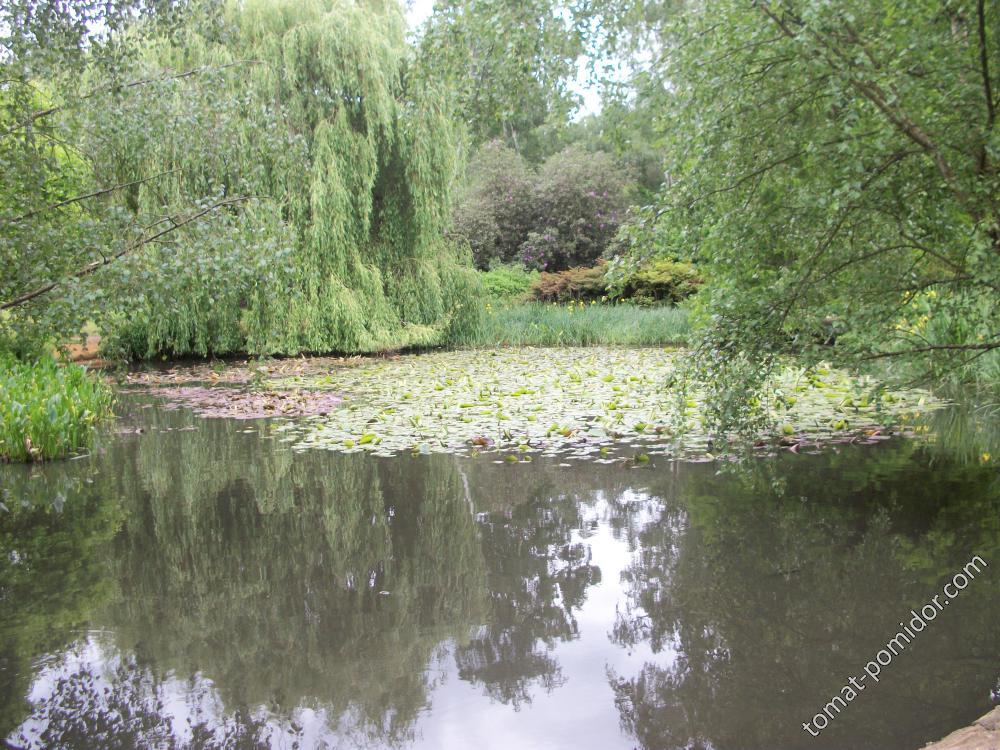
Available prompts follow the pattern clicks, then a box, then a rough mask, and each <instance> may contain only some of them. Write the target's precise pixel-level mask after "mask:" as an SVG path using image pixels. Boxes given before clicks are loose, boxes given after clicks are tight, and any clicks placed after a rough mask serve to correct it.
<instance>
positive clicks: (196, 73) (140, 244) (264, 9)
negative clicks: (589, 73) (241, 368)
mask: <svg viewBox="0 0 1000 750" xmlns="http://www.w3.org/2000/svg"><path fill="white" fill-rule="evenodd" d="M209 8H210V10H213V12H208V11H206V12H204V13H202V12H201V11H197V10H193V11H192V12H191V15H190V17H187V18H185V19H184V22H183V23H181V24H179V25H177V26H175V27H174V28H172V30H171V31H172V33H170V34H167V33H165V32H161V31H160V30H159V29H158V27H156V26H155V25H154V24H152V23H151V22H145V21H142V20H137V21H135V22H134V23H133V24H131V25H130V26H129V28H128V29H126V30H125V31H124V32H122V33H120V34H118V35H117V36H114V35H112V38H113V39H117V40H118V43H119V44H120V45H121V46H123V47H128V48H129V49H132V48H134V49H135V54H134V55H133V56H132V57H131V58H130V60H129V65H128V66H127V67H126V68H125V70H124V71H117V73H118V77H117V78H116V79H115V80H117V81H120V80H121V79H122V78H125V80H126V82H130V81H131V82H134V85H132V83H126V85H117V84H116V83H115V80H112V79H111V78H110V77H109V75H108V74H107V72H106V71H105V70H104V69H103V68H102V67H101V65H100V64H99V61H97V60H94V61H89V60H88V59H87V57H86V55H84V61H85V64H84V68H83V73H82V74H81V75H78V76H77V79H76V80H69V79H67V80H63V79H56V84H58V85H57V89H58V91H59V94H60V102H63V101H65V102H66V104H65V105H61V106H60V107H59V108H58V112H56V113H53V114H52V115H51V116H46V117H43V118H40V120H41V121H42V123H43V124H45V123H50V124H51V127H52V129H53V138H58V139H59V141H60V142H66V143H69V144H70V145H71V146H72V148H73V150H74V153H79V154H86V156H85V157H83V158H84V161H85V164H86V170H85V171H86V180H85V182H84V184H83V185H81V186H80V187H79V190H81V191H84V192H85V191H88V190H91V189H92V188H93V189H97V188H100V187H101V186H111V188H110V189H108V190H107V192H104V193H102V194H101V195H100V196H99V197H96V198H94V199H88V200H85V201H84V200H79V201H76V200H75V201H74V202H73V203H72V206H71V207H69V210H68V211H56V210H52V208H51V207H52V206H53V205H54V204H52V203H50V204H45V206H39V208H40V209H44V210H41V213H39V214H38V215H37V217H36V216H35V215H33V214H32V213H31V212H32V211H33V210H34V207H35V206H36V205H38V204H39V201H38V200H37V199H33V202H30V201H27V200H26V199H25V200H12V201H6V203H7V205H3V206H0V209H2V210H3V211H4V216H5V218H8V219H10V217H13V218H12V219H10V220H8V221H5V222H3V223H2V228H0V229H2V231H0V252H2V253H3V254H4V255H3V257H4V259H5V260H8V261H10V262H11V263H10V264H11V265H12V266H13V267H16V268H18V269H22V270H23V273H21V274H20V275H19V276H16V277H14V278H13V279H12V280H11V281H10V283H9V284H8V285H7V286H5V287H3V288H2V289H0V291H2V299H3V300H4V304H5V305H10V306H11V310H12V313H11V317H10V318H9V319H8V320H7V324H8V325H9V326H10V327H11V328H12V329H13V330H14V331H15V332H16V334H17V335H25V334H26V333H27V332H39V331H41V330H42V329H43V328H44V326H42V325H41V322H42V321H43V320H45V319H51V320H52V321H53V322H52V324H51V325H49V326H47V329H48V330H49V331H51V333H46V334H45V336H56V337H64V336H66V335H68V334H70V333H72V331H73V326H79V325H80V324H81V323H82V321H84V320H86V319H87V318H88V317H92V318H94V319H95V320H96V322H98V324H99V325H100V326H101V328H102V329H103V331H104V332H105V333H106V334H107V339H108V342H109V344H110V346H111V347H112V349H113V350H116V351H118V352H121V353H124V354H127V355H130V356H139V357H146V356H152V355H154V354H157V353H161V352H164V353H173V354H188V353H191V354H200V355H204V354H208V353H222V352H229V351H248V352H254V353H282V354H290V353H296V352H301V351H330V350H338V351H352V352H358V351H377V350H383V349H392V348H399V347H405V346H411V345H428V344H432V343H441V342H443V341H445V340H447V338H448V336H450V335H451V333H452V331H459V330H462V329H463V328H465V327H468V326H470V325H473V324H474V321H475V308H473V307H471V306H469V305H466V304H465V300H467V299H469V298H470V297H472V296H474V295H475V283H476V282H475V278H474V276H473V275H472V274H471V272H470V271H469V270H467V269H466V268H465V267H464V265H465V262H466V261H465V259H464V258H463V257H462V256H461V253H460V252H458V251H457V250H456V249H455V248H454V247H453V246H451V245H450V244H449V243H447V242H445V241H444V240H443V230H444V227H445V224H446V222H447V220H448V219H449V217H450V187H451V184H452V182H453V180H454V175H455V172H456V170H457V168H458V162H457V158H456V155H457V154H458V153H459V151H460V149H459V143H458V139H457V134H456V131H455V128H454V127H453V124H452V119H451V113H450V111H449V110H448V108H447V106H446V104H445V101H444V97H443V95H442V94H441V93H440V92H439V91H438V90H436V89H435V88H433V87H432V86H430V85H429V84H428V85H425V84H421V83H420V82H419V81H416V80H411V79H408V78H407V76H406V73H407V65H408V61H409V55H408V54H407V47H406V43H405V39H404V33H403V31H404V23H403V19H402V16H401V13H400V11H399V9H398V8H397V7H396V6H395V5H394V4H387V5H386V6H384V7H382V8H375V7H373V6H369V5H363V6H355V5H351V4H346V3H340V2H336V1H335V0H311V1H310V2H286V1H283V0H256V1H254V2H248V3H236V2H232V3H228V4H225V7H224V8H223V9H222V10H221V12H219V13H215V12H214V6H212V5H211V4H209ZM32 83H33V81H32V80H28V81H27V84H26V85H32ZM22 109H25V110H27V109H28V108H22ZM33 132H34V131H33ZM24 192H25V195H27V194H28V193H29V192H30V191H24ZM54 198H55V196H53V197H52V198H50V200H52V199H54ZM66 214H78V215H77V216H76V218H75V219H74V220H73V221H67V220H66V218H65V215H66ZM24 217H28V218H24ZM36 218H38V220H36ZM42 218H44V220H45V221H46V222H49V224H44V222H42V223H40V221H41V219H42ZM43 224H44V226H43ZM50 225H51V226H50ZM42 230H44V231H42ZM36 235H37V237H38V238H39V240H43V239H44V240H45V241H44V242H41V241H36V240H34V239H32V238H34V237H36ZM70 250H71V251H70ZM36 251H37V252H36ZM26 253H31V255H30V256H28V255H26ZM19 260H20V261H25V262H21V263H17V262H15V261H19ZM27 261H30V262H27ZM53 283H54V284H55V285H56V291H55V292H53V291H51V290H50V291H47V292H46V293H43V294H42V295H40V296H39V297H38V298H32V299H30V300H24V301H23V303H22V302H18V300H19V299H20V298H21V296H22V295H23V294H25V293H27V294H29V295H30V294H31V293H32V290H34V289H46V287H47V286H48V285H50V284H53ZM70 300H72V302H70ZM60 306H64V307H65V306H69V307H70V308H72V309H71V312H72V314H69V313H66V314H60V315H56V314H55V312H54V311H55V310H56V309H57V308H59V307H60ZM39 335H41V334H39Z"/></svg>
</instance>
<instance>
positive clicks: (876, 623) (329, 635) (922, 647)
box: [0, 399, 1000, 750]
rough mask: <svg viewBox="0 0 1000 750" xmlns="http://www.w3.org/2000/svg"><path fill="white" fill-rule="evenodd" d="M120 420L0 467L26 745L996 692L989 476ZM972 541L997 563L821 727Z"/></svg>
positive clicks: (875, 738)
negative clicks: (551, 451) (339, 438)
mask: <svg viewBox="0 0 1000 750" xmlns="http://www.w3.org/2000/svg"><path fill="white" fill-rule="evenodd" d="M122 409H123V412H124V414H123V419H122V421H121V422H120V423H119V425H118V427H120V428H122V433H121V434H117V435H115V436H112V437H109V438H108V439H107V440H105V441H104V444H103V446H102V448H101V450H99V451H98V452H96V453H95V455H93V456H91V457H89V458H85V459H80V460H75V461H69V462H63V463H58V464H51V465H48V466H43V467H23V466H6V467H0V478H2V482H3V484H2V487H3V497H2V498H0V499H2V502H3V503H4V508H6V510H4V508H0V545H2V548H0V553H2V557H0V737H6V738H7V741H8V743H9V744H11V745H14V746H19V747H67V748H113V747H122V748H131V747H189V746H191V747H234V748H237V747H238V748H242V747H279V748H291V747H302V748H312V747H337V748H388V747H398V748H463V749H464V748H467V747H470V746H472V747H476V748H477V750H487V749H489V748H574V749H577V750H581V749H584V750H585V749H588V748H600V749H601V750H605V749H608V750H613V749H614V748H649V749H651V750H652V749H654V748H655V749H657V750H660V749H663V750H667V749H671V750H672V749H674V748H677V749H680V748H684V749H685V750H697V749H705V750H707V749H709V748H714V749H716V750H751V749H757V748H760V749H761V750H765V749H766V750H775V749H776V748H852V749H853V748H873V749H874V748H878V750H893V749H894V748H900V749H904V748H905V749H906V750H912V749H913V748H917V747H920V746H922V745H923V744H924V743H925V742H927V741H929V740H932V739H935V738H938V737H940V736H942V735H944V734H946V733H948V732H949V731H951V730H953V729H955V728H957V727H959V726H961V725H964V724H966V723H968V722H969V721H971V720H973V719H975V718H976V717H977V716H978V715H980V714H982V713H984V712H985V711H986V710H988V709H989V707H990V705H991V704H990V700H991V698H990V694H991V690H993V689H995V688H996V687H997V678H998V676H1000V574H998V572H997V571H998V570H1000V492H998V484H997V481H998V480H997V474H996V470H995V468H992V466H991V465H990V464H989V463H985V464H984V463H976V462H971V463H970V462H962V463H959V462H956V461H953V460H951V459H948V458H947V457H945V456H943V455H940V454H936V453H930V452H928V451H927V450H925V449H924V448H922V447H921V446H920V445H918V444H917V443H915V442H912V441H902V440H900V441H890V442H888V443H885V444H882V445H878V446H866V447H863V448H862V447H857V448H855V447H849V446H848V447H841V448H839V449H836V450H833V449H831V450H829V451H827V452H825V453H823V454H822V455H793V454H791V453H786V454H783V455H779V456H776V457H774V458H770V459H759V460H756V461H754V462H752V463H751V464H749V465H748V466H745V467H742V468H739V469H736V468H733V467H725V470H723V471H720V465H719V464H718V463H702V464H692V463H675V462H670V461H665V460H657V459H655V458H654V460H653V461H651V462H650V463H649V464H648V465H644V466H640V467H636V466H634V465H632V464H630V463H622V464H618V465H595V464H588V463H581V462H574V463H572V464H571V465H560V463H559V462H558V461H557V460H547V459H536V460H535V461H534V462H532V463H518V464H514V465H508V464H496V463H493V462H492V461H491V460H490V459H489V458H487V457H486V456H480V457H478V458H458V457H451V456H445V455H431V456H417V457H410V456H405V457H395V458H378V457H374V456H366V455H345V454H341V453H331V452H326V451H312V452H306V453H292V452H291V451H290V450H289V449H288V446H287V445H286V444H283V443H281V442H280V441H279V440H276V439H275V438H274V437H273V436H272V434H271V432H270V428H269V427H268V426H267V425H266V424H264V423H248V422H235V421H227V420H218V419H198V418H196V417H194V416H192V415H191V414H190V413H187V412H185V411H183V410H181V411H172V412H167V411H162V410H161V409H159V408H156V407H152V406H150V405H149V404H148V403H144V402H143V401H141V400H140V399H126V400H125V402H124V404H123V405H122ZM140 429H141V432H139V430H140ZM993 466H995V464H994V465H993ZM974 554H979V555H981V556H982V557H983V558H985V559H986V560H987V561H989V562H990V563H991V565H993V566H995V567H991V568H990V569H989V570H988V571H986V572H984V573H983V574H981V575H980V576H979V577H977V578H976V579H975V580H974V581H973V582H972V583H971V584H970V585H969V587H968V588H967V589H966V590H965V591H964V592H963V593H962V595H961V597H959V598H958V599H956V600H955V602H954V603H953V604H952V605H951V606H949V608H948V610H947V611H945V612H943V613H942V614H941V616H939V617H938V618H937V619H936V620H935V621H934V622H933V623H931V624H930V625H929V626H928V627H927V629H926V630H925V631H924V632H922V633H920V634H919V636H918V638H917V639H916V640H914V642H913V643H912V644H911V646H910V647H909V648H908V649H907V650H906V651H905V652H904V653H902V654H900V655H899V656H898V657H897V658H896V659H895V660H894V661H893V663H892V664H891V665H890V666H889V667H886V668H885V669H884V670H883V673H882V680H881V682H879V683H878V684H877V685H873V686H872V687H871V688H870V689H868V690H866V691H865V692H864V694H862V695H860V696H859V697H858V698H857V699H856V700H855V701H853V702H852V703H851V704H850V705H849V706H848V707H847V709H846V710H844V711H843V713H842V714H841V715H840V716H838V717H837V718H836V719H835V720H834V721H832V722H831V723H830V726H829V727H828V728H827V729H826V730H825V731H824V732H823V733H822V734H821V735H820V736H819V737H818V738H813V737H811V736H810V735H808V734H807V733H806V732H805V731H804V730H803V729H802V726H801V725H802V722H803V721H807V720H810V719H811V718H812V716H813V715H814V714H815V713H816V712H817V711H819V710H820V709H821V708H822V706H823V705H824V704H825V703H826V702H827V701H828V700H829V699H830V697H831V696H832V695H833V694H835V693H836V692H837V691H838V690H839V688H840V686H841V685H843V684H844V682H845V681H846V679H847V678H848V677H849V676H850V675H856V674H860V673H861V669H862V668H863V666H864V664H865V662H867V661H868V660H869V659H871V658H873V655H874V653H875V652H876V651H877V650H878V649H879V648H881V647H882V646H884V644H885V642H886V641H887V639H889V638H891V637H892V636H893V635H894V634H895V632H896V631H897V630H898V622H899V620H900V619H902V618H903V617H904V616H905V615H906V614H907V613H908V612H909V611H910V609H911V608H914V607H920V606H921V605H923V604H924V603H925V602H926V601H927V600H929V599H930V597H931V596H933V595H934V594H936V593H939V591H940V588H941V586H942V585H943V584H944V583H945V582H946V581H947V580H949V579H950V577H951V576H952V575H953V574H954V572H955V571H956V570H958V569H960V568H961V567H962V565H964V564H965V563H966V562H967V561H968V559H969V558H970V557H971V556H972V555H974Z"/></svg>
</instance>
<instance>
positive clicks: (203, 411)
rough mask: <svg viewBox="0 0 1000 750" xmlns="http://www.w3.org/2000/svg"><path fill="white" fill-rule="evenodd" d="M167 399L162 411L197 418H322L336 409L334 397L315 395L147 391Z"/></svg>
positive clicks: (230, 390) (228, 390)
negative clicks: (188, 413) (186, 412)
mask: <svg viewBox="0 0 1000 750" xmlns="http://www.w3.org/2000/svg"><path fill="white" fill-rule="evenodd" d="M151 392H152V393H154V394H155V395H157V396H161V397H164V398H166V399H167V403H166V404H165V405H164V408H165V409H168V410H169V409H179V408H181V407H185V408H188V409H191V410H192V411H193V412H194V413H195V414H197V415H198V416H199V417H205V418H211V417H221V418H228V419H264V418H267V417H310V416H324V415H326V414H328V413H329V412H331V411H332V410H333V409H336V408H337V406H339V405H340V402H341V398H340V396H338V395H337V394H335V393H328V392H316V391H282V390H274V389H269V390H267V391H247V390H242V389H236V388H231V387H222V386H213V387H205V386H178V387H167V388H157V389H155V390H152V391H151Z"/></svg>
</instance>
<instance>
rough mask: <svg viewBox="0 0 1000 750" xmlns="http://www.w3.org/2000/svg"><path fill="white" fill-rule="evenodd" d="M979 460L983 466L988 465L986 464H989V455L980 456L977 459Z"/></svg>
mask: <svg viewBox="0 0 1000 750" xmlns="http://www.w3.org/2000/svg"><path fill="white" fill-rule="evenodd" d="M979 459H980V460H981V461H982V462H983V463H984V464H988V463H989V462H990V454H989V453H984V454H983V455H981V456H980V457H979Z"/></svg>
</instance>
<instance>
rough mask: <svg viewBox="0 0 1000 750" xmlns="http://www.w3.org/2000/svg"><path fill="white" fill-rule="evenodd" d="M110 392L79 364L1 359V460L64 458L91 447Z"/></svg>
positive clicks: (108, 406)
mask: <svg viewBox="0 0 1000 750" xmlns="http://www.w3.org/2000/svg"><path fill="white" fill-rule="evenodd" d="M110 413H111V389H110V388H109V387H108V386H107V384H106V383H104V381H102V380H100V379H99V378H97V377H95V376H93V375H91V374H90V373H89V372H88V371H87V369H86V368H85V367H80V366H79V365H61V364H58V363H57V362H56V361H55V360H54V359H52V358H51V357H44V358H42V359H40V360H37V361H34V362H25V361H21V360H17V359H15V358H13V357H11V356H9V355H5V356H0V458H2V459H4V460H7V461H39V460H44V459H47V458H60V457H62V456H66V455H68V454H70V453H72V452H73V451H76V450H79V449H81V448H85V447H87V446H88V445H90V441H91V439H92V437H93V431H94V426H95V425H96V424H97V423H98V422H99V421H101V420H102V419H105V418H106V417H108V416H109V415H110Z"/></svg>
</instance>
